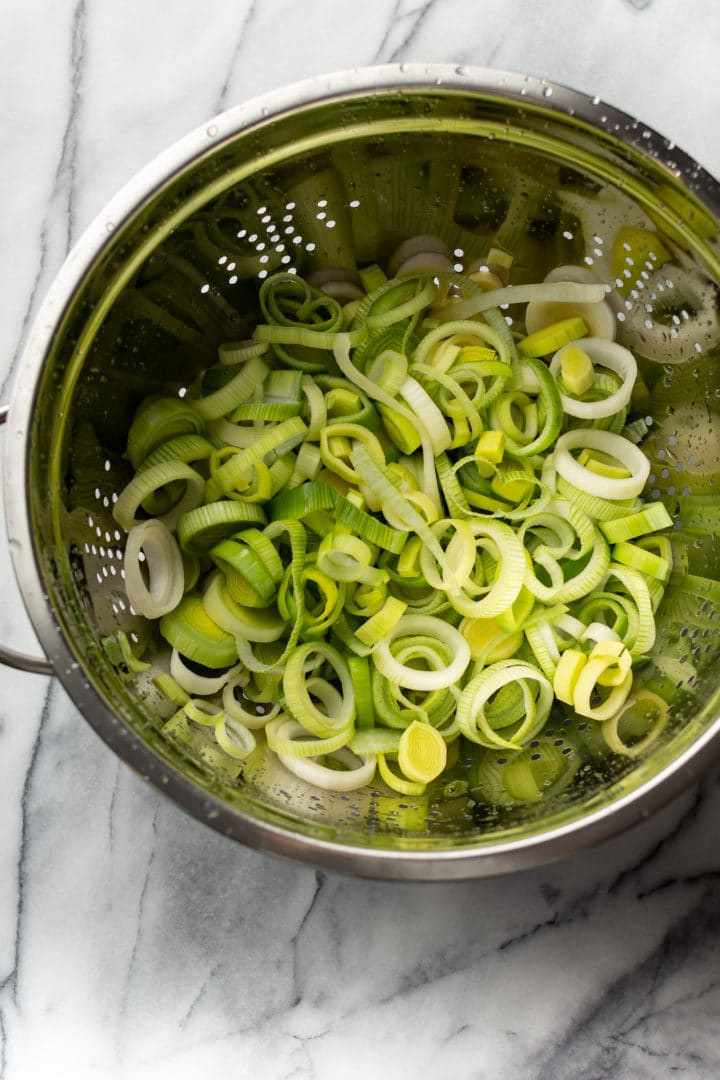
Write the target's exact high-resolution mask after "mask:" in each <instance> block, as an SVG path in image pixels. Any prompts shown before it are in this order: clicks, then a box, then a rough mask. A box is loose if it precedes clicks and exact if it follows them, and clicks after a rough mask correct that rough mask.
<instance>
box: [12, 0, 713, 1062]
mask: <svg viewBox="0 0 720 1080" xmlns="http://www.w3.org/2000/svg"><path fill="white" fill-rule="evenodd" d="M396 60H398V61H402V60H440V61H448V62H456V63H477V64H480V65H493V66H496V67H505V68H511V69H526V70H529V71H531V72H533V73H535V74H540V75H545V76H547V77H549V78H551V79H555V80H557V81H560V82H566V83H569V84H571V85H573V84H574V85H575V86H577V87H578V88H579V89H581V90H584V91H586V92H587V93H588V94H591V95H592V94H598V95H600V96H601V97H603V98H605V99H606V100H608V101H610V102H611V103H614V104H617V105H620V106H621V107H623V108H625V109H626V110H627V111H629V112H631V113H634V114H636V115H638V116H640V117H641V118H642V119H643V120H645V121H647V122H648V123H649V124H651V125H652V126H654V127H656V128H657V129H658V130H660V131H661V132H662V133H663V134H665V135H667V136H668V137H670V138H671V139H674V140H675V141H676V142H677V143H678V144H679V145H681V146H683V147H684V148H686V149H687V150H688V151H690V152H691V153H692V154H694V155H695V156H696V157H698V158H699V159H700V160H701V161H702V162H703V163H704V164H705V165H706V166H707V167H708V168H709V169H710V170H711V171H714V172H715V173H716V174H717V173H720V135H718V125H717V117H718V116H719V115H720V6H718V5H717V3H716V2H715V0H684V2H683V3H680V2H679V0H555V2H554V3H552V4H551V3H531V2H530V0H482V2H479V0H363V2H362V3H357V0H305V2H300V0H294V2H290V0H232V2H230V0H210V2H209V3H206V4H197V3H195V2H192V3H191V2H189V0H173V2H172V3H170V2H168V0H142V2H141V0H123V3H117V2H113V0H92V2H90V0H78V2H77V3H74V2H72V0H52V2H50V0H5V2H4V4H3V6H2V33H0V93H1V95H2V101H3V105H4V108H3V110H2V113H1V114H0V160H1V161H2V169H0V287H1V290H2V310H3V317H2V319H1V320H0V375H2V378H3V379H4V387H3V392H2V400H7V399H8V397H9V393H10V385H11V378H12V368H13V364H14V360H15V359H16V357H17V355H18V351H19V348H20V344H21V342H22V340H23V337H24V334H25V332H26V328H27V326H28V324H29V321H30V320H31V318H32V316H33V313H34V312H35V311H36V310H37V307H38V304H39V302H40V300H41V298H42V296H43V294H44V293H45V291H46V289H47V287H48V285H49V283H50V281H51V279H52V277H53V275H54V273H55V272H56V271H57V269H58V267H59V266H60V263H61V261H62V259H63V257H64V256H65V254H66V252H67V250H68V245H69V244H71V243H72V241H73V240H74V239H76V238H77V236H78V235H79V233H80V232H81V231H82V229H83V228H84V226H85V225H86V224H87V223H88V222H89V221H90V219H91V218H92V217H93V216H94V215H95V213H96V212H97V211H99V209H100V208H101V207H102V205H103V204H104V202H105V201H106V200H107V199H108V198H109V197H110V196H111V195H112V193H113V192H114V191H115V190H116V189H117V188H118V187H119V186H121V185H122V183H123V182H124V181H125V180H126V179H127V178H129V177H130V176H131V175H132V173H133V172H134V171H135V170H136V169H137V168H138V167H139V166H140V165H141V164H142V163H144V162H145V161H146V160H147V159H148V158H149V157H151V156H152V155H153V154H155V153H156V152H158V151H159V150H161V149H162V148H164V147H165V146H166V145H168V144H169V143H170V142H172V141H173V140H174V139H175V138H177V137H179V136H180V135H181V134H183V133H184V132H185V131H186V130H188V129H190V128H192V127H194V126H195V125H197V124H199V123H201V122H202V121H204V120H206V119H207V118H208V117H210V116H211V115H212V114H213V113H214V112H216V111H217V110H218V109H220V108H222V107H224V106H227V105H230V104H233V103H236V102H239V101H241V100H243V99H245V98H247V97H250V96H252V95H254V94H256V93H258V92H260V91H263V90H266V89H270V88H272V87H275V86H279V85H281V84H283V83H286V82H289V81H291V80H294V79H297V78H300V77H303V76H307V75H312V74H319V73H322V72H324V71H327V70H333V69H339V68H342V67H350V66H354V65H359V64H366V63H371V62H383V61H396ZM0 592H1V595H2V596H3V603H2V604H1V605H0V636H1V637H2V638H3V639H4V640H12V642H13V643H15V644H16V645H19V646H21V647H25V648H32V647H33V644H32V643H33V639H32V633H31V631H30V630H29V628H28V626H27V622H26V620H25V617H24V615H23V612H22V606H21V602H20V600H19V598H18V596H17V590H16V589H15V588H14V585H13V578H12V572H11V570H10V568H9V565H8V559H7V556H5V557H4V558H3V559H2V560H0ZM719 813H720V790H719V789H718V786H717V785H716V784H714V783H710V782H708V783H706V785H705V787H704V788H703V789H702V790H701V791H700V792H699V793H698V792H692V793H689V794H688V795H687V796H686V797H685V798H683V799H682V800H681V801H680V802H678V803H677V804H675V805H674V806H672V807H670V808H669V809H668V810H666V811H665V812H664V813H663V814H661V815H659V816H658V817H656V818H655V819H653V820H651V821H649V822H648V823H647V824H646V825H645V826H644V827H643V828H642V829H640V830H638V831H636V832H635V833H634V834H632V835H630V836H626V837H624V838H623V839H621V840H620V841H616V842H614V843H613V844H609V845H605V846H603V847H601V848H599V849H597V850H596V851H595V852H593V853H589V854H586V855H583V856H581V857H578V858H575V859H574V860H572V861H569V862H566V863H564V864H562V865H559V866H555V867H552V868H549V869H545V870H541V871H534V872H531V873H524V874H522V875H520V876H516V877H513V878H503V879H496V880H493V881H484V882H477V883H467V884H460V885H453V886H430V885H414V886H410V885H397V884H393V885H390V884H373V883H368V882H358V881H350V880H347V879H343V878H337V877H334V876H332V875H325V874H320V873H315V872H313V870H311V869H308V868H306V867H300V866H295V865H291V864H287V863H284V862H281V861H279V860H276V859H273V858H270V857H267V856H263V855H260V854H257V853H254V852H251V851H247V850H244V849H242V848H240V847H238V846H235V845H232V844H231V843H229V842H227V841H224V840H223V839H222V838H220V837H219V836H217V835H215V834H214V833H212V832H210V831H209V830H208V829H207V828H205V827H203V826H201V825H199V824H197V823H196V822H194V821H192V820H190V819H189V818H188V817H186V816H185V815H184V814H182V813H181V812H180V811H179V810H178V809H176V808H175V807H174V806H173V805H170V804H169V803H167V802H165V801H163V800H162V799H161V798H160V796H159V795H158V794H157V793H156V792H155V790H153V789H150V788H148V787H147V786H145V785H144V784H143V783H142V782H141V781H140V780H139V779H137V778H136V777H135V776H134V774H132V773H131V772H130V770H128V769H127V768H126V767H125V766H124V765H120V764H119V763H118V762H117V760H116V759H115V758H114V757H113V756H112V755H111V753H110V752H109V751H108V750H107V749H106V747H105V746H104V745H103V744H101V743H100V741H99V740H98V739H97V738H96V736H95V735H94V734H93V733H92V731H91V730H90V729H89V727H88V726H87V725H86V724H85V723H84V721H83V720H82V718H81V717H80V716H79V714H78V713H77V711H76V709H75V708H74V707H73V706H72V705H71V703H70V702H69V700H68V699H67V697H66V695H65V693H64V691H63V690H62V689H61V688H60V687H59V686H58V685H57V684H56V683H55V682H54V681H48V680H47V679H44V678H41V677H33V676H28V675H22V674H17V673H12V672H8V671H0V1078H1V1080H26V1078H27V1080H30V1078H36V1077H40V1076H47V1075H52V1076H54V1077H58V1078H61V1080H62V1078H65V1077H68V1078H70V1077H72V1078H73V1080H89V1078H103V1080H120V1078H122V1080H135V1078H137V1080H140V1078H153V1080H165V1078H166V1077H167V1078H170V1077H172V1078H173V1080H184V1078H186V1077H187V1078H191V1077H192V1078H193V1080H195V1078H196V1077H198V1076H202V1077H207V1078H214V1077H219V1076H226V1075H235V1076H238V1077H242V1078H243V1080H246V1078H247V1080H254V1078H255V1077H263V1078H267V1080H280V1078H297V1080H336V1078H339V1077H342V1078H349V1080H352V1078H354V1077H361V1076H362V1077H366V1076H373V1077H377V1078H384V1077H388V1076H395V1077H398V1078H404V1077H414V1076H432V1077H437V1078H444V1077H452V1078H453V1080H464V1078H472V1080H481V1078H482V1080H486V1078H488V1080H505V1078H507V1080H517V1078H520V1080H524V1078H537V1080H597V1078H600V1077H617V1078H619V1080H630V1078H633V1080H637V1078H642V1080H644V1078H648V1080H655V1078H658V1077H665V1076H670V1075H674V1074H675V1073H678V1074H680V1075H682V1076H685V1077H690V1078H697V1080H701V1078H702V1080H705V1078H707V1077H710V1076H717V1075H719V1074H720V1034H719V1033H718V1027H717V1015H718V1009H719V1008H720V952H719V949H718V940H719V936H718V932H719V931H720V854H719V853H718V848H717V839H716V837H717V833H716V831H715V830H716V828H717V825H716V821H717V817H718V814H719Z"/></svg>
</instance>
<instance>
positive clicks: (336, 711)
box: [282, 642, 355, 739]
mask: <svg viewBox="0 0 720 1080" xmlns="http://www.w3.org/2000/svg"><path fill="white" fill-rule="evenodd" d="M308 660H309V661H311V662H317V663H320V662H325V663H326V664H329V666H330V668H331V669H332V670H333V672H334V674H335V677H336V678H337V679H338V680H339V682H340V687H341V693H340V694H339V695H338V698H337V699H336V700H335V701H334V702H333V705H334V707H333V708H332V709H331V712H330V713H329V714H328V713H326V712H322V711H321V710H320V709H319V708H318V706H317V705H316V704H315V703H314V702H313V700H312V697H311V689H312V687H311V685H309V683H308V680H307V679H306V669H305V665H306V662H308ZM282 685H283V695H284V698H285V707H286V709H287V711H288V712H289V713H290V715H291V716H292V717H293V719H295V720H297V722H298V723H299V724H302V726H303V727H304V728H305V729H306V731H309V732H310V734H311V735H315V736H317V738H319V739H327V738H330V737H331V736H334V735H337V734H339V733H340V732H346V733H347V737H348V739H349V738H350V735H351V734H352V726H353V721H354V719H355V689H354V686H353V681H352V677H351V675H350V670H349V668H348V666H347V663H346V661H345V660H344V659H343V657H342V656H341V655H340V653H339V652H338V651H337V649H334V648H333V647H332V646H331V645H326V644H324V643H322V642H306V643H305V644H303V645H298V647H297V648H296V649H294V650H293V652H292V653H291V654H290V656H289V657H288V659H287V661H286V664H285V671H284V673H283V679H282ZM315 689H316V690H317V689H318V688H317V686H316V687H315ZM324 704H327V699H326V702H325V703H324Z"/></svg>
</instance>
